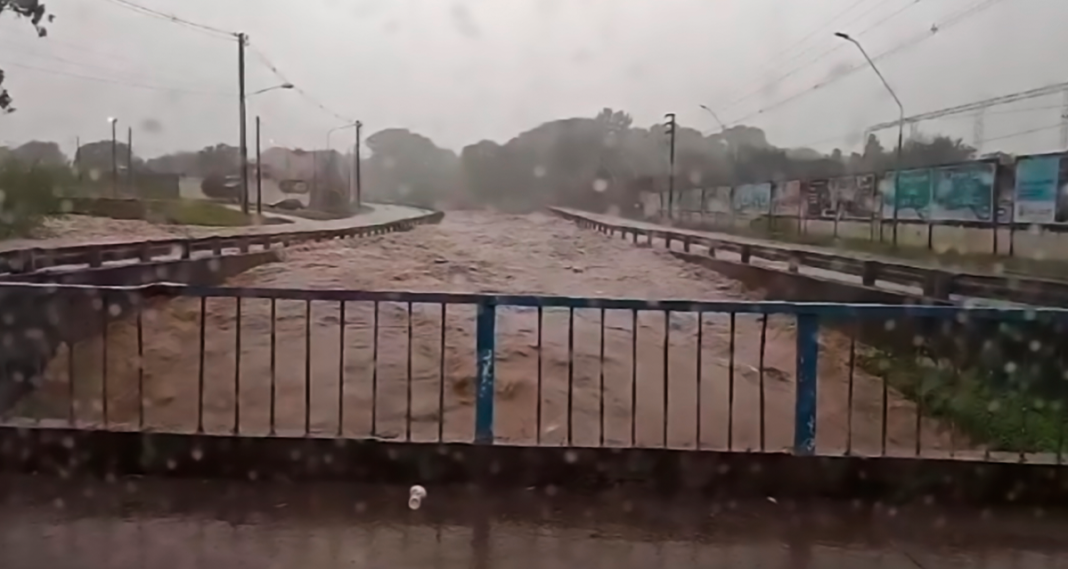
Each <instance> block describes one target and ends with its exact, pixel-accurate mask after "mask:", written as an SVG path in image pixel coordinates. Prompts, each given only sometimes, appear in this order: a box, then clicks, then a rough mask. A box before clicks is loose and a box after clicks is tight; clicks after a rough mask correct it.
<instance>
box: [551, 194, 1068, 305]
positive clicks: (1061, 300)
mask: <svg viewBox="0 0 1068 569" xmlns="http://www.w3.org/2000/svg"><path fill="white" fill-rule="evenodd" d="M552 211H553V212H554V213H556V214H557V215H560V216H561V217H563V218H565V219H568V220H571V221H574V222H576V223H578V224H579V225H580V226H582V227H586V228H590V229H595V230H597V231H601V232H603V233H608V234H609V235H615V234H617V233H618V234H620V236H621V237H622V238H623V239H626V238H627V237H628V236H629V237H631V238H632V239H633V240H634V242H638V237H639V236H642V237H644V238H645V239H646V240H647V241H648V242H649V243H652V241H653V239H662V240H664V242H665V244H666V246H667V247H668V248H669V249H670V248H671V244H672V242H673V241H677V242H679V243H681V244H682V247H683V251H685V252H689V251H690V249H691V247H692V246H694V245H700V246H703V247H706V248H707V249H708V254H709V255H713V256H715V254H716V251H717V250H722V251H731V252H734V253H737V254H738V255H739V256H740V257H741V260H742V262H743V263H749V262H750V260H751V259H753V258H760V259H766V260H768V261H777V262H783V263H788V264H789V267H790V269H789V270H790V271H792V272H797V270H798V268H799V267H801V266H808V267H813V268H818V269H824V270H829V271H835V272H839V273H843V274H849V275H855V276H860V277H861V280H862V283H863V284H864V286H875V284H876V283H877V282H878V281H884V282H889V283H894V284H899V285H905V286H915V287H918V288H920V289H922V290H923V294H924V296H926V297H929V298H935V299H939V300H949V299H950V298H951V296H954V295H959V296H965V297H974V298H990V299H996V300H1004V301H1009V302H1016V303H1021V304H1037V305H1046V306H1068V283H1065V282H1060V281H1055V280H1049V279H1036V278H1024V277H1020V276H1005V277H1000V276H994V275H981V274H969V273H952V272H949V271H940V270H935V269H929V268H924V267H917V266H914V265H908V264H905V263H894V262H888V261H885V260H878V261H876V260H870V259H857V258H854V257H849V256H844V255H833V254H826V253H820V252H816V251H811V250H805V249H804V248H791V247H790V246H782V247H776V246H770V245H759V244H755V243H748V242H746V241H745V240H744V239H741V238H740V239H738V240H726V239H717V238H712V237H706V236H702V235H700V234H698V233H697V232H689V231H671V230H667V229H647V228H643V227H635V226H634V225H630V224H626V223H608V222H605V221H600V220H597V219H593V218H591V217H585V216H583V215H581V214H577V213H574V212H571V211H567V210H562V209H556V208H552Z"/></svg>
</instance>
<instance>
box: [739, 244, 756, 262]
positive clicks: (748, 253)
mask: <svg viewBox="0 0 1068 569" xmlns="http://www.w3.org/2000/svg"><path fill="white" fill-rule="evenodd" d="M739 253H741V255H742V262H743V263H745V264H747V265H748V264H749V258H750V257H752V256H753V251H752V249H750V247H749V245H746V244H744V243H743V244H742V246H741V247H740V251H739Z"/></svg>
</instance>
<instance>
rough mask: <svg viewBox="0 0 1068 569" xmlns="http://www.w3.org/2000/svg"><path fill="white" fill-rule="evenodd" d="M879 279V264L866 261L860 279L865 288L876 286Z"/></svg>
mask: <svg viewBox="0 0 1068 569" xmlns="http://www.w3.org/2000/svg"><path fill="white" fill-rule="evenodd" d="M878 277H879V263H878V262H877V261H864V264H863V265H862V266H861V273H860V278H861V282H862V283H863V284H864V286H875V281H876V279H878Z"/></svg>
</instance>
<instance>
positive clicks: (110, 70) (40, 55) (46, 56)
mask: <svg viewBox="0 0 1068 569" xmlns="http://www.w3.org/2000/svg"><path fill="white" fill-rule="evenodd" d="M5 39H6V38H0V44H3V43H5ZM16 45H17V44H16ZM14 53H15V55H18V56H20V57H36V58H40V59H45V60H52V61H57V62H60V63H65V64H68V65H72V66H75V67H79V68H85V69H89V70H94V69H95V70H98V71H103V72H105V73H109V74H112V75H114V74H115V73H119V74H120V75H121V74H126V75H132V76H134V79H137V77H136V75H137V73H132V74H131V73H129V72H127V71H125V70H123V69H117V68H115V67H108V66H104V65H99V64H95V63H91V62H85V61H77V60H72V59H68V58H65V57H62V56H59V55H55V54H52V53H45V52H38V51H35V50H31V51H16V52H14ZM146 77H148V78H151V76H147V75H146ZM158 77H159V78H162V79H174V77H163V76H158ZM106 78H108V79H114V80H116V81H123V80H126V79H125V78H115V77H106ZM161 88H162V87H161ZM167 88H173V89H177V90H182V89H186V88H185V87H177V86H174V87H171V86H167ZM191 90H193V91H195V89H191ZM219 94H224V93H221V92H220V93H219Z"/></svg>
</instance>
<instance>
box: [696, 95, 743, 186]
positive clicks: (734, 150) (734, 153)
mask: <svg viewBox="0 0 1068 569" xmlns="http://www.w3.org/2000/svg"><path fill="white" fill-rule="evenodd" d="M699 106H700V107H701V108H702V109H704V110H705V111H707V112H708V114H710V115H712V118H714V119H716V122H717V123H719V131H720V132H721V133H726V132H727V125H726V124H724V122H723V121H721V120H719V115H717V114H716V112H715V111H713V110H712V109H710V108H708V106H707V105H699ZM724 142H726V143H727V149H728V150H730V153H731V167H732V169H733V168H736V167H737V162H738V147H737V145H735V144H731V141H729V140H727V139H724ZM731 174H732V175H734V174H735V172H731Z"/></svg>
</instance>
